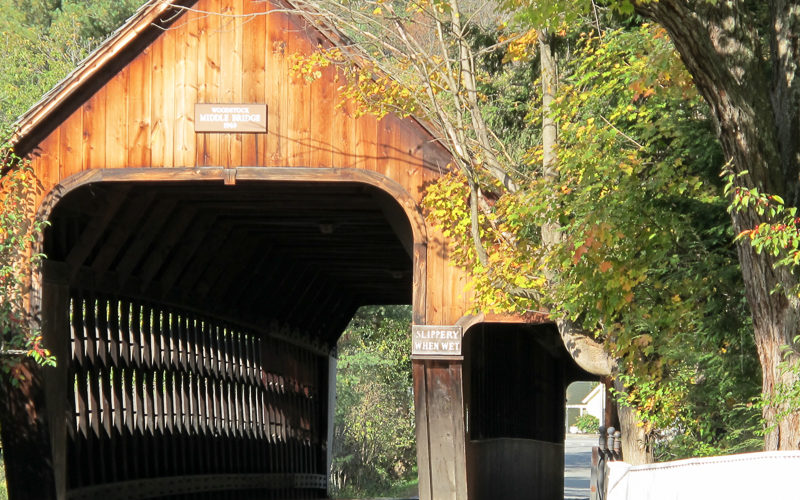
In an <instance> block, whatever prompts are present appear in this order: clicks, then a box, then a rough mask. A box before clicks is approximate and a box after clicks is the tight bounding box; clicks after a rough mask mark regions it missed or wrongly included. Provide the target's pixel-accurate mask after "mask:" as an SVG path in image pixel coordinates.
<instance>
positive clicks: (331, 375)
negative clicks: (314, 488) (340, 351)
mask: <svg viewBox="0 0 800 500" xmlns="http://www.w3.org/2000/svg"><path fill="white" fill-rule="evenodd" d="M337 362H338V360H337V359H336V356H328V405H327V406H328V407H327V410H328V411H327V422H325V424H326V427H327V429H326V430H327V437H326V442H325V448H326V450H325V451H326V453H327V457H326V461H325V464H326V465H325V474H327V477H328V479H329V481H328V494H330V477H331V465H332V464H333V419H334V416H335V414H336V363H337Z"/></svg>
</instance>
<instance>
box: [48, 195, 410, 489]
mask: <svg viewBox="0 0 800 500" xmlns="http://www.w3.org/2000/svg"><path fill="white" fill-rule="evenodd" d="M50 222H51V225H50V227H49V228H48V229H47V230H46V235H45V241H44V251H45V253H46V255H47V256H48V261H47V262H46V264H45V267H44V291H43V296H44V304H43V309H51V308H55V310H56V311H57V312H56V313H55V316H54V317H55V319H54V320H52V321H53V322H54V323H55V324H63V325H64V326H63V329H64V330H66V328H69V330H70V331H69V332H67V331H60V332H58V333H57V334H56V336H57V337H58V339H54V340H56V342H50V345H54V346H56V351H60V352H56V354H57V355H59V354H61V356H62V357H61V358H59V359H69V360H70V361H69V363H62V364H60V368H59V370H61V373H62V375H63V376H62V377H60V382H59V385H60V387H59V389H58V391H57V392H58V396H56V397H55V400H54V401H50V402H49V404H48V407H55V411H56V413H57V414H59V413H60V414H62V415H65V416H66V421H64V422H63V424H65V425H64V426H65V428H66V429H65V432H64V433H59V432H55V433H54V435H55V436H56V437H55V441H54V442H55V446H54V462H56V463H59V462H63V463H64V471H63V473H62V476H61V478H60V479H59V472H58V471H57V472H56V474H57V478H56V482H57V483H59V482H60V483H61V485H60V486H59V488H61V489H65V490H66V494H67V497H68V498H73V499H77V498H123V497H124V498H155V497H158V498H200V497H202V498H321V497H325V496H326V492H325V484H326V476H327V467H328V463H327V461H328V456H327V454H328V439H329V434H328V425H329V421H330V418H329V416H330V412H331V408H329V398H328V394H329V386H330V384H331V377H332V371H331V370H330V368H329V355H330V354H331V351H332V349H333V348H334V346H335V343H336V340H337V339H338V336H339V335H340V333H341V331H342V330H343V328H344V327H345V326H346V324H347V322H348V321H349V319H350V317H351V316H352V314H353V313H354V312H355V310H356V309H357V308H358V307H359V306H361V305H364V304H381V303H386V304H389V303H391V304H397V303H410V301H411V293H412V290H411V283H412V274H411V256H410V249H411V243H412V241H411V229H410V226H409V223H408V221H407V219H406V218H405V214H404V213H403V211H402V209H401V208H400V207H399V206H397V205H396V203H395V202H394V201H393V200H392V199H391V198H390V197H389V196H388V195H386V194H384V193H383V192H381V191H379V190H377V189H375V188H372V187H369V186H366V185H361V184H356V183H327V184H324V183H323V184H320V183H314V184H305V183H281V182H270V183H258V182H240V183H238V184H236V185H232V186H222V185H219V184H212V183H205V184H202V183H183V184H182V183H158V184H155V183H105V184H95V185H88V186H83V187H81V188H78V189H76V190H74V191H72V192H70V193H68V194H67V195H66V196H65V197H64V198H63V199H62V200H61V201H59V203H58V204H57V205H56V207H55V208H54V210H53V212H52V216H51V218H50ZM51 314H52V313H51ZM59 318H60V319H59ZM67 325H68V327H67ZM49 335H50V336H53V335H54V334H53V333H50V334H49ZM59 346H60V347H59ZM59 435H61V436H62V437H59ZM120 495H122V496H120ZM154 495H155V496H154ZM198 495H199V496H198Z"/></svg>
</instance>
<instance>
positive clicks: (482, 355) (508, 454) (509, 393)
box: [464, 322, 595, 500]
mask: <svg viewBox="0 0 800 500" xmlns="http://www.w3.org/2000/svg"><path fill="white" fill-rule="evenodd" d="M464 363H465V365H464V393H465V412H466V438H467V439H466V457H467V479H468V486H469V496H470V498H477V499H489V498H503V499H512V498H529V499H536V500H552V499H558V498H564V437H565V429H564V417H565V411H566V403H565V396H566V390H567V386H568V385H569V384H570V383H572V382H573V381H575V380H590V379H593V378H595V377H594V376H592V375H591V374H589V373H587V372H585V371H584V370H583V369H581V368H580V367H579V366H578V365H577V364H576V363H575V362H574V361H573V360H572V358H571V357H570V355H569V353H568V352H567V350H566V349H565V348H564V345H563V343H562V341H561V338H560V336H559V333H558V329H557V328H556V326H555V325H553V324H551V323H544V324H537V325H532V324H529V325H525V324H514V323H488V322H487V323H479V324H477V325H474V326H472V327H471V328H469V329H467V331H466V332H465V335H464Z"/></svg>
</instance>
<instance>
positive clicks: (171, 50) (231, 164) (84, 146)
mask: <svg viewBox="0 0 800 500" xmlns="http://www.w3.org/2000/svg"><path fill="white" fill-rule="evenodd" d="M268 5H269V4H268V3H265V2H259V1H251V0H200V1H198V2H197V3H196V4H195V5H194V7H193V9H192V11H190V12H186V13H185V14H183V15H182V16H181V17H180V18H178V19H177V21H176V22H175V23H174V24H173V25H172V26H171V27H170V28H169V29H168V30H166V31H164V32H163V34H161V35H160V36H158V37H157V38H156V39H155V41H154V42H153V43H151V44H150V45H149V46H147V47H145V48H144V49H143V50H139V52H138V54H137V55H135V57H133V59H132V60H131V62H130V63H129V64H128V65H126V66H124V67H123V68H122V69H121V70H120V71H119V72H117V73H116V74H115V75H114V76H113V77H111V78H110V80H108V82H107V83H105V85H103V86H102V87H100V88H99V90H97V91H95V92H94V93H92V94H91V95H86V96H84V99H85V100H84V102H83V104H82V105H80V106H79V107H78V108H77V109H76V110H75V111H74V112H73V113H72V114H71V115H69V116H68V118H67V119H66V120H64V121H63V122H61V123H60V124H59V125H58V126H57V127H56V128H55V129H54V130H53V131H52V132H50V133H49V135H47V136H46V137H45V138H44V139H43V140H42V141H41V142H40V143H39V145H38V147H37V148H35V150H34V153H33V164H34V168H35V169H36V172H37V174H38V176H39V178H40V179H41V181H42V185H43V187H44V194H47V192H49V191H50V190H51V189H52V188H53V187H54V186H56V185H58V184H59V183H62V182H64V181H65V180H67V179H68V178H69V177H71V176H73V175H75V174H78V173H80V172H82V171H88V170H94V169H108V168H142V167H144V168H150V167H154V168H161V167H174V168H182V169H186V168H189V169H193V168H197V167H224V168H235V167H241V166H245V167H320V168H325V167H336V168H354V169H362V170H369V171H373V172H376V173H379V174H381V175H385V176H386V177H388V178H390V179H392V180H394V181H395V182H397V183H399V184H400V185H401V186H402V187H403V188H404V189H405V191H407V192H408V193H409V194H410V195H411V197H412V198H413V199H414V200H415V201H416V202H417V203H419V202H420V201H421V197H422V194H423V191H424V188H425V186H426V185H427V184H429V183H430V182H431V181H433V180H435V178H436V177H438V176H439V175H440V173H441V172H442V171H443V170H444V169H445V168H446V159H447V153H446V151H445V150H444V149H443V148H441V147H440V146H438V145H436V144H435V143H434V142H433V138H432V137H431V136H430V135H429V134H428V132H427V131H426V130H425V129H424V128H423V127H421V126H420V125H419V123H417V122H416V121H415V120H413V119H400V118H398V117H396V116H393V115H389V116H386V117H385V118H383V119H381V120H377V119H376V118H375V117H372V116H362V117H359V118H355V117H354V116H353V113H352V105H349V104H345V105H343V106H342V105H341V104H342V100H341V93H340V91H339V90H338V86H339V85H340V83H339V82H336V81H335V72H334V71H335V70H333V69H326V71H324V73H323V78H322V79H320V80H317V81H315V82H307V81H305V80H304V79H302V78H298V77H295V76H293V75H292V73H291V71H290V67H289V66H290V58H291V55H292V54H294V53H296V52H299V53H303V54H308V53H310V51H311V50H313V48H314V47H316V46H317V45H319V44H323V45H325V44H328V41H327V40H326V39H325V38H323V37H322V35H320V33H319V32H317V31H315V30H314V29H312V28H310V27H308V26H307V25H306V24H305V23H304V21H303V20H302V19H301V18H299V17H297V16H289V15H288V14H286V13H283V12H273V13H270V14H266V11H267V10H268ZM273 7H274V6H273ZM200 11H205V12H222V13H223V14H224V15H222V16H218V15H206V14H202V13H200ZM247 15H252V16H253V17H242V16H247ZM196 102H208V103H236V102H264V103H266V104H267V107H268V120H267V122H268V123H267V126H268V132H267V133H266V134H232V133H228V134H218V133H195V132H194V123H193V120H194V104H195V103H196ZM143 177H146V176H143ZM427 234H428V241H427V246H428V248H427V252H426V253H427V262H421V263H419V264H420V265H423V266H426V269H427V277H426V282H425V283H424V286H425V288H426V295H427V301H426V310H425V311H424V316H425V317H424V318H422V314H420V312H418V314H417V315H416V317H417V319H418V320H421V321H424V322H426V323H429V324H453V323H455V322H456V321H457V320H458V319H459V318H461V317H462V316H463V315H464V314H465V313H466V312H467V310H468V309H469V306H470V303H469V300H468V296H467V294H466V292H465V284H466V277H465V275H464V273H463V272H462V271H460V270H459V269H457V268H455V267H454V266H452V265H451V264H449V263H448V257H449V255H448V253H449V251H448V249H449V247H450V242H448V241H447V240H446V238H444V237H443V236H442V234H441V232H439V231H438V230H436V229H435V228H433V227H428V228H427ZM420 243H425V242H420Z"/></svg>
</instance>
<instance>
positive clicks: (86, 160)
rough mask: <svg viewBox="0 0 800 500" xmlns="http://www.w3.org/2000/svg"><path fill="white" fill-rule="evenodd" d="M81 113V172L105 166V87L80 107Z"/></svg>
mask: <svg viewBox="0 0 800 500" xmlns="http://www.w3.org/2000/svg"><path fill="white" fill-rule="evenodd" d="M81 109H82V111H83V170H89V169H92V168H105V165H106V87H102V88H100V89H99V90H98V91H97V92H95V94H94V95H93V96H92V97H91V98H90V99H89V100H88V101H86V104H84V105H83V106H82V107H81Z"/></svg>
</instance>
